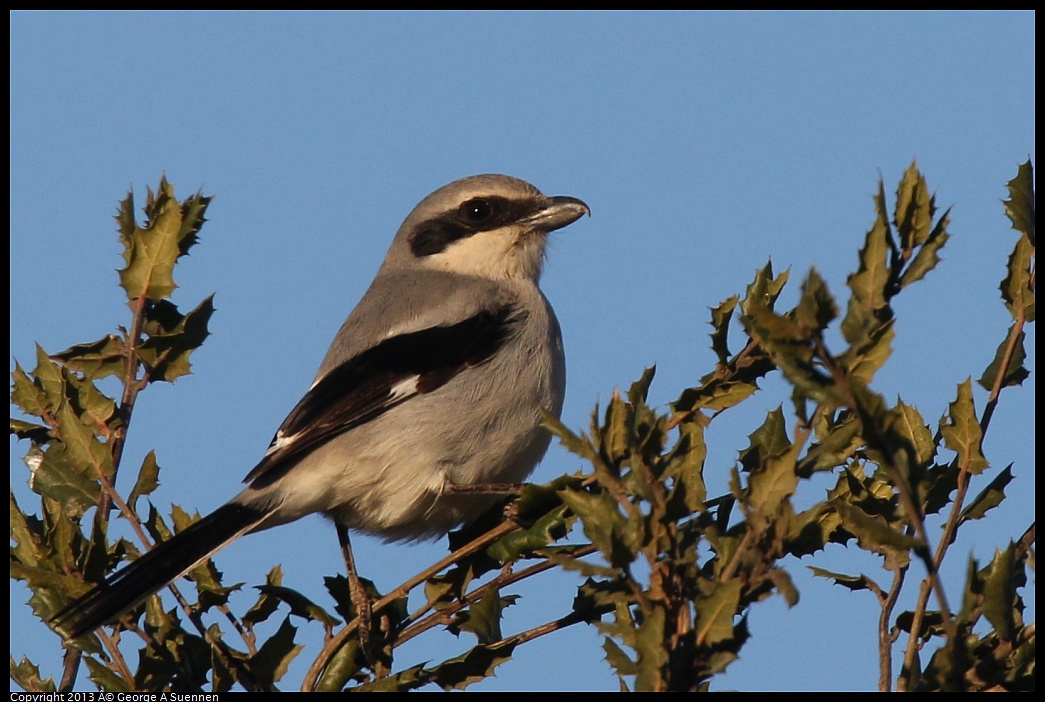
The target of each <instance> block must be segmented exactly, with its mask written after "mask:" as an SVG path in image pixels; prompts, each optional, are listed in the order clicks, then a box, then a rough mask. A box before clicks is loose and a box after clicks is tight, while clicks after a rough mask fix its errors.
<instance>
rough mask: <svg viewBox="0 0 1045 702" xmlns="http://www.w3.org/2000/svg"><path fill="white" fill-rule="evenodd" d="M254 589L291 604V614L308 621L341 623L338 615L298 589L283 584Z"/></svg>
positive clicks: (327, 624)
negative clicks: (334, 614)
mask: <svg viewBox="0 0 1045 702" xmlns="http://www.w3.org/2000/svg"><path fill="white" fill-rule="evenodd" d="M254 589H255V590H257V591H258V592H261V593H262V594H264V595H268V596H270V597H274V598H276V599H278V600H279V601H280V602H284V603H286V604H287V605H289V606H290V614H291V615H294V616H298V617H302V618H303V619H306V620H308V621H317V622H320V623H321V624H323V625H325V626H328V627H332V626H337V625H338V624H340V623H341V622H340V620H339V619H338V618H337V617H334V616H331V615H330V614H329V613H328V612H327V611H326V610H325V609H323V608H322V607H320V606H319V605H317V604H316V603H315V602H313V601H312V600H310V599H309V598H307V597H305V596H304V595H302V594H301V593H300V592H298V591H297V590H293V589H291V588H289V587H283V586H281V585H257V586H255V588H254Z"/></svg>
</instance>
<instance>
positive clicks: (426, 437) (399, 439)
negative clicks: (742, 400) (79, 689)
mask: <svg viewBox="0 0 1045 702" xmlns="http://www.w3.org/2000/svg"><path fill="white" fill-rule="evenodd" d="M584 214H590V210H589V209H588V206H587V205H586V204H585V203H584V202H582V201H581V200H578V199H576V198H572V197H546V196H545V195H543V194H541V192H540V191H539V190H537V188H535V187H533V186H532V185H530V184H529V183H526V182H524V181H522V180H519V179H517V178H511V177H508V176H503V175H480V176H473V177H470V178H464V179H462V180H458V181H455V182H453V183H450V184H449V185H446V186H444V187H442V188H440V189H439V190H436V191H435V192H434V193H432V194H431V195H429V196H428V197H426V198H425V199H424V200H422V201H421V202H420V204H418V205H417V207H415V208H414V210H413V212H411V213H410V215H409V216H408V217H407V218H406V220H405V221H404V222H403V225H402V226H401V227H400V228H399V231H398V232H397V233H396V235H395V238H394V239H393V240H392V245H391V247H390V248H389V250H388V254H387V255H386V256H385V260H384V262H383V263H382V264H381V268H380V269H379V270H378V272H377V276H376V277H375V278H374V282H373V283H371V285H370V288H369V289H368V290H367V291H366V294H364V295H363V297H362V299H361V300H360V301H359V304H358V305H357V306H356V308H355V310H353V311H352V313H351V314H350V315H349V317H348V319H347V320H346V321H345V323H344V325H343V326H342V327H341V330H340V331H339V332H338V334H337V336H336V337H334V341H333V343H332V344H331V346H330V350H329V351H327V355H326V358H324V360H323V363H322V364H321V365H320V367H319V372H318V373H317V375H316V379H315V382H313V383H312V387H311V388H309V390H308V392H307V393H305V396H304V398H302V400H301V401H300V402H299V403H298V404H297V406H296V407H294V409H293V410H292V411H291V412H290V415H289V416H288V417H287V418H286V420H285V421H284V422H283V425H282V426H280V428H279V431H277V432H276V436H275V437H274V438H273V440H272V443H271V445H270V446H269V448H268V451H267V452H266V453H265V455H264V457H262V459H261V461H260V462H259V463H258V464H257V465H256V466H254V468H253V469H252V470H251V471H250V472H249V473H248V474H247V477H246V479H245V482H246V483H247V487H246V488H245V489H244V490H243V491H242V492H241V493H240V494H238V495H237V496H236V497H234V498H232V500H231V501H229V502H228V503H227V504H225V505H224V506H222V507H219V508H218V509H217V510H215V511H214V512H213V513H211V514H209V515H208V516H206V517H204V518H203V519H201V520H199V521H198V522H196V523H195V524H193V525H192V526H190V527H188V528H187V529H185V530H184V531H182V532H180V533H178V534H177V535H175V536H174V537H173V538H171V539H170V540H168V541H165V542H163V543H160V544H157V545H156V547H155V548H153V549H152V550H151V551H149V552H147V553H145V554H144V555H142V556H141V557H140V558H138V559H137V560H135V561H134V562H133V563H131V564H130V565H128V566H127V567H125V568H123V569H122V570H120V571H119V572H117V573H115V574H114V575H112V576H111V577H109V578H108V579H107V580H106V581H105V582H104V583H102V584H101V585H98V586H97V587H95V588H94V589H93V590H91V591H90V592H88V593H87V594H86V595H84V596H83V597H81V598H79V599H78V600H76V601H75V602H74V603H73V604H71V605H70V606H69V607H67V608H66V609H65V610H64V611H63V612H61V613H60V614H59V615H58V616H57V617H56V618H55V620H54V622H53V623H54V624H55V625H56V626H57V627H58V628H59V629H60V630H62V631H63V632H64V633H65V634H67V635H68V636H69V637H70V638H76V637H78V636H81V635H83V634H86V633H88V632H90V631H93V630H94V629H96V628H98V627H99V626H101V625H102V624H105V623H107V622H110V621H112V620H113V619H115V618H116V617H118V616H119V615H121V614H123V613H124V612H126V611H127V610H129V609H130V608H132V607H133V606H134V605H136V604H138V603H140V602H141V601H142V600H144V599H145V598H146V597H148V596H149V595H151V594H153V593H154V592H156V591H157V590H160V589H161V588H163V587H164V586H166V585H167V584H169V583H170V582H172V581H174V580H175V579H177V578H178V577H179V576H181V575H183V574H184V573H186V572H187V571H189V570H191V569H192V568H193V567H194V566H195V565H197V564H198V563H200V562H201V561H203V560H204V559H206V558H208V557H209V556H211V555H212V554H214V553H215V552H216V551H218V550H219V549H221V548H224V547H225V546H227V545H228V544H229V543H231V542H232V541H234V540H235V539H237V538H239V537H240V536H243V535H244V534H248V533H251V532H255V531H260V530H262V529H267V528H269V527H273V526H277V525H279V524H285V523H287V522H292V521H294V520H296V519H299V518H301V517H303V516H305V515H307V514H311V513H313V512H319V513H321V514H324V515H326V516H327V517H329V518H330V519H332V520H333V521H334V522H335V524H337V525H338V528H339V533H340V532H341V531H343V529H344V528H345V527H347V528H351V529H357V530H359V531H363V532H366V533H370V534H376V535H378V536H381V537H384V538H385V539H387V540H389V541H397V540H419V539H426V538H434V537H438V536H440V535H442V534H445V533H447V532H448V531H450V530H451V529H454V528H456V527H459V526H461V525H464V524H467V523H469V522H470V521H472V520H474V519H476V518H477V517H478V516H479V515H481V514H482V513H483V512H484V511H485V510H486V509H488V508H489V507H490V506H491V505H492V504H493V502H494V501H495V500H496V499H497V498H496V496H491V495H489V494H486V495H484V494H475V493H469V492H467V491H463V490H462V491H459V492H455V490H454V487H455V486H476V485H479V486H481V485H484V484H490V483H517V482H521V481H523V480H524V479H525V478H526V477H527V476H529V474H530V473H531V472H532V471H533V469H534V467H535V466H536V464H537V462H538V461H539V460H540V459H541V457H542V456H543V455H544V452H545V451H546V450H547V448H548V444H549V442H550V439H551V437H550V435H549V433H548V432H547V430H545V429H544V428H543V427H541V426H540V423H541V413H540V408H542V407H543V408H544V409H546V410H547V411H548V412H550V413H552V414H553V415H555V416H556V417H558V416H559V413H560V412H561V410H562V402H563V396H564V393H565V383H566V364H565V358H564V356H563V349H562V337H561V334H560V332H559V323H558V321H557V320H556V319H555V313H554V312H553V311H552V308H551V305H550V304H549V303H548V300H547V299H546V298H545V297H544V295H543V294H542V293H541V291H540V289H539V288H538V287H537V281H538V278H539V277H540V274H541V267H542V264H543V262H544V249H545V243H546V237H547V234H548V233H549V232H552V231H554V230H556V229H560V228H561V227H565V226H567V225H568V224H571V223H572V222H574V221H576V220H577V219H579V218H580V217H581V216H582V215H584Z"/></svg>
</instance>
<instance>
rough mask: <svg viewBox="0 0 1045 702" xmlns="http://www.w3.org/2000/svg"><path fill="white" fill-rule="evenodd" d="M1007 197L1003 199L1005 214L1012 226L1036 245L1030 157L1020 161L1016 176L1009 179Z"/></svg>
mask: <svg viewBox="0 0 1045 702" xmlns="http://www.w3.org/2000/svg"><path fill="white" fill-rule="evenodd" d="M1008 188H1009V199H1008V200H1004V201H1003V202H1004V204H1005V215H1006V216H1007V217H1008V218H1009V220H1010V221H1011V222H1012V228H1013V229H1015V230H1016V231H1018V232H1022V233H1023V234H1025V235H1026V236H1027V239H1028V241H1029V243H1030V244H1031V245H1032V246H1035V245H1036V242H1035V232H1034V225H1035V222H1036V221H1037V218H1036V214H1035V201H1034V167H1033V166H1032V165H1031V162H1030V159H1027V161H1026V163H1021V164H1020V167H1019V169H1018V170H1017V171H1016V177H1015V178H1013V179H1012V180H1010V181H1009V183H1008Z"/></svg>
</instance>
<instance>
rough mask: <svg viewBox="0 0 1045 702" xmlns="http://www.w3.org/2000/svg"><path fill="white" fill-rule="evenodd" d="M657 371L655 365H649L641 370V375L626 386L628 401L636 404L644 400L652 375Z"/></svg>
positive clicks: (651, 381)
mask: <svg viewBox="0 0 1045 702" xmlns="http://www.w3.org/2000/svg"><path fill="white" fill-rule="evenodd" d="M656 373H657V367H656V366H650V367H649V368H646V369H644V370H643V371H642V377H640V378H639V379H638V380H636V381H635V382H634V383H632V384H631V387H630V388H628V402H630V403H631V404H632V405H634V406H637V405H640V404H642V403H644V402H646V396H647V395H648V394H649V387H650V384H652V383H653V376H654V375H656Z"/></svg>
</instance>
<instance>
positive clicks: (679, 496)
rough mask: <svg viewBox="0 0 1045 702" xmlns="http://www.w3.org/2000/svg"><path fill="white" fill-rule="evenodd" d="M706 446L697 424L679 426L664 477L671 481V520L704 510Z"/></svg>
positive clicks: (669, 514)
mask: <svg viewBox="0 0 1045 702" xmlns="http://www.w3.org/2000/svg"><path fill="white" fill-rule="evenodd" d="M707 456H708V447H707V444H706V443H705V442H704V429H703V427H702V426H701V425H700V424H699V423H698V422H683V423H682V424H680V425H679V438H678V441H677V442H676V443H675V446H674V447H673V448H672V450H671V454H670V455H669V456H668V458H667V468H666V469H665V471H664V477H665V478H668V479H670V480H671V481H672V483H671V491H670V493H669V495H668V501H669V505H670V506H669V510H668V517H669V518H670V519H682V518H683V517H685V516H687V515H690V514H694V513H696V512H698V511H701V510H703V509H704V502H705V501H706V500H707V499H708V490H707V486H706V485H705V484H704V461H705V460H706V459H707Z"/></svg>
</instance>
